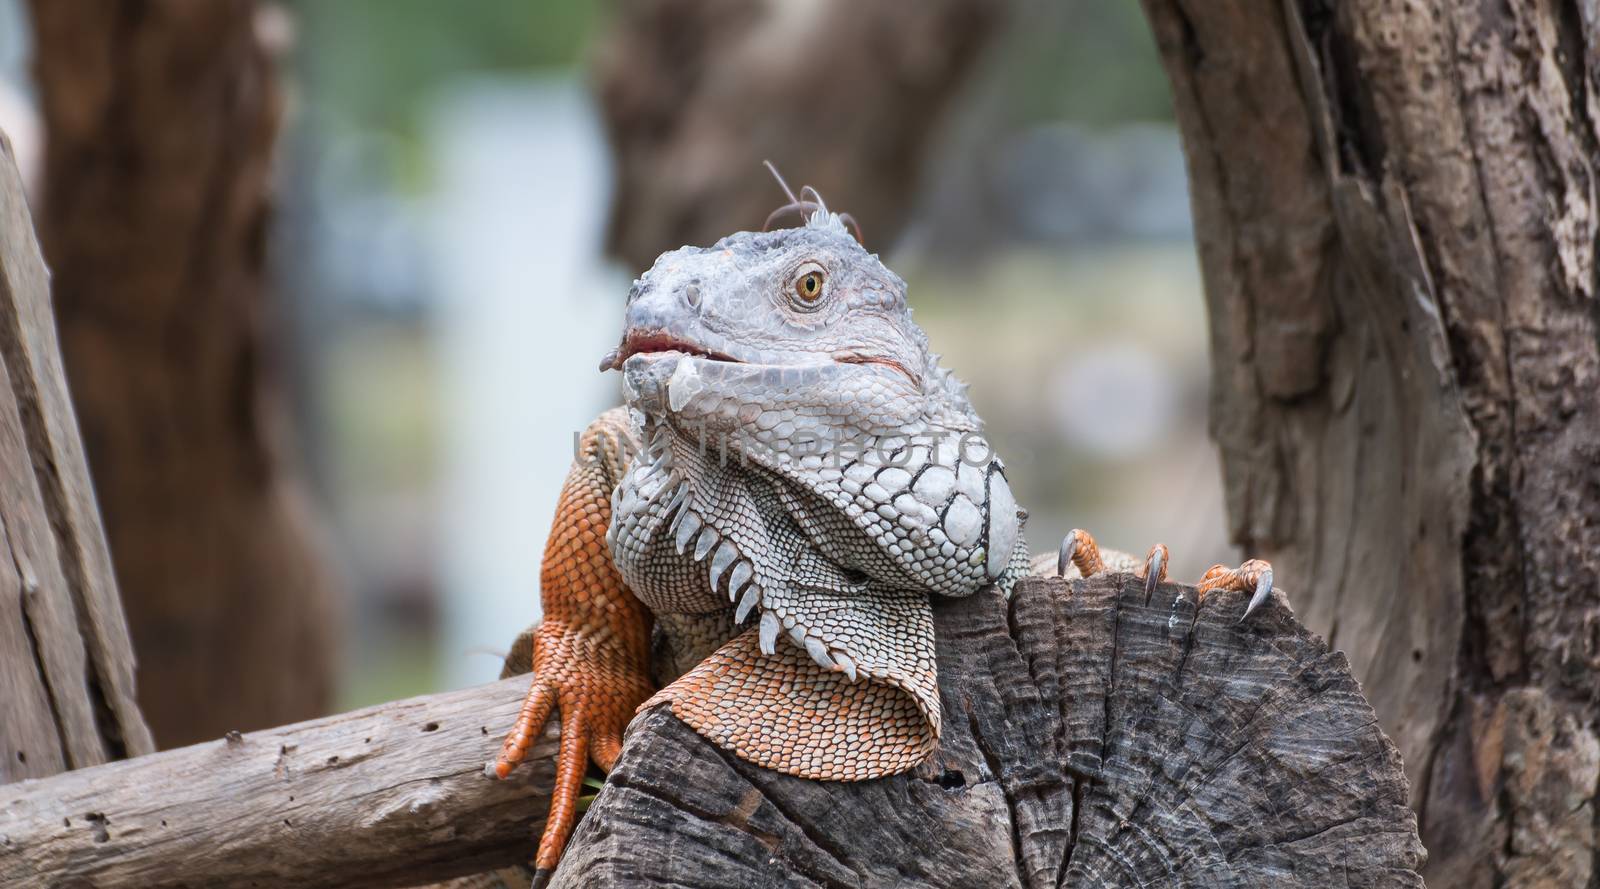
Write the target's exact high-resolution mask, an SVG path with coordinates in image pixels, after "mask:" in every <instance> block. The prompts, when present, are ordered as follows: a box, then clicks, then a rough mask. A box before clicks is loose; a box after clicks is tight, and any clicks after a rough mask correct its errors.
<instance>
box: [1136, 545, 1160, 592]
mask: <svg viewBox="0 0 1600 889" xmlns="http://www.w3.org/2000/svg"><path fill="white" fill-rule="evenodd" d="M1143 574H1144V603H1145V604H1146V605H1149V604H1150V597H1151V596H1153V595H1155V592H1156V585H1157V584H1159V583H1161V582H1162V581H1163V580H1166V579H1167V545H1166V544H1165V543H1158V544H1156V545H1155V546H1152V547H1150V553H1149V555H1146V556H1145V557H1144V571H1143ZM1135 576H1138V573H1137V572H1136V573H1135Z"/></svg>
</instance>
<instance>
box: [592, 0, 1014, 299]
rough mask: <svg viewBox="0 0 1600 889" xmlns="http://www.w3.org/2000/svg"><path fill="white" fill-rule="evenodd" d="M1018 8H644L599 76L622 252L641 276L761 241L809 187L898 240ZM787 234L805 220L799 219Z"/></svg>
mask: <svg viewBox="0 0 1600 889" xmlns="http://www.w3.org/2000/svg"><path fill="white" fill-rule="evenodd" d="M1008 6H1009V3H1008V2H1007V0H875V2H872V3H860V2H856V0H822V2H814V3H770V2H762V0H629V2H626V3H623V4H620V8H619V9H618V10H617V14H616V20H615V23H614V24H613V26H612V28H611V30H610V32H609V33H608V34H607V35H606V37H605V39H604V40H603V41H602V43H601V45H600V51H599V52H598V54H597V57H596V64H595V69H596V78H597V80H598V83H599V93H600V99H601V103H602V105H603V107H604V110H605V120H606V126H607V130H608V131H609V135H610V137H611V145H612V149H613V153H614V155H615V158H616V163H617V186H616V193H615V196H614V199H613V205H612V212H611V232H610V236H609V249H610V251H611V252H612V253H614V254H615V255H617V256H619V257H620V258H621V259H622V260H623V261H624V262H626V263H627V264H628V265H630V266H631V267H633V268H634V269H635V270H638V271H642V270H644V269H647V268H649V267H650V265H651V263H653V262H655V259H656V257H657V256H659V255H660V254H661V253H663V252H665V251H667V250H673V249H676V248H678V247H680V246H682V245H684V244H700V245H709V244H711V243H712V242H714V241H716V240H718V239H719V238H721V237H722V236H723V235H725V234H727V233H728V232H729V231H737V230H755V229H758V228H759V227H760V226H761V224H762V222H763V221H765V220H766V218H767V214H769V213H770V212H771V211H772V210H773V209H774V208H775V207H777V206H778V205H779V204H781V203H783V202H784V198H783V192H782V191H780V190H779V189H778V186H777V184H776V183H775V182H773V181H772V180H771V178H770V177H768V176H767V174H766V173H765V171H763V170H762V169H761V162H762V160H765V159H770V160H772V161H773V163H775V164H776V165H777V166H778V169H779V170H780V171H782V173H783V174H784V176H785V177H786V178H787V179H788V180H789V184H790V185H791V186H793V187H794V188H795V189H797V190H798V189H799V188H800V186H801V184H802V183H810V184H811V185H814V186H816V187H817V188H818V189H820V190H821V192H822V195H823V197H824V198H827V199H830V200H832V201H833V202H834V203H835V204H836V205H837V206H834V207H833V209H836V210H839V209H842V210H848V211H849V212H850V213H851V214H853V215H854V216H855V217H856V219H857V220H859V221H860V222H861V224H862V227H863V229H864V230H865V232H866V234H867V236H868V238H869V241H868V243H870V244H876V245H886V244H888V243H890V241H891V239H892V238H893V237H894V234H895V233H896V232H897V231H898V230H899V228H900V226H901V225H902V224H903V222H904V221H905V215H906V211H907V210H908V208H909V204H910V201H911V196H912V193H913V191H914V189H915V187H916V185H917V184H918V177H919V176H920V174H921V172H922V162H923V160H924V158H925V157H926V156H927V153H928V150H929V149H930V148H932V146H933V145H934V142H935V140H934V139H932V138H930V137H931V135H932V134H933V132H935V129H936V127H937V125H938V123H939V122H940V120H941V119H942V112H943V111H944V110H945V108H946V107H947V106H948V105H949V102H950V99H951V98H952V97H954V96H955V95H956V94H957V92H958V91H959V88H960V87H961V85H962V83H963V82H964V80H965V77H966V75H967V74H968V73H969V72H970V71H971V69H972V67H973V64H974V62H975V61H976V59H977V58H978V56H979V53H980V50H981V49H982V48H983V47H984V46H985V44H986V43H987V41H988V39H989V37H990V36H992V35H993V34H995V33H996V32H997V31H998V26H999V25H1000V24H1001V22H1002V20H1003V19H1004V17H1005V13H1006V11H1007V8H1008ZM782 224H783V225H793V224H795V221H794V220H793V219H790V220H788V221H786V222H784V223H782Z"/></svg>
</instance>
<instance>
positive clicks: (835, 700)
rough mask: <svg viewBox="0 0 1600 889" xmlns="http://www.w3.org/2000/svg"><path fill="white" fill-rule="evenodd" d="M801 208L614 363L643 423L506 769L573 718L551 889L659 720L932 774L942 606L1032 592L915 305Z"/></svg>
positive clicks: (814, 210) (586, 548) (1016, 543)
mask: <svg viewBox="0 0 1600 889" xmlns="http://www.w3.org/2000/svg"><path fill="white" fill-rule="evenodd" d="M774 175H776V171H774ZM779 182H780V184H781V183H782V179H781V178H780V179H779ZM784 190H785V192H786V193H787V195H788V197H789V200H790V203H789V204H788V205H786V206H785V207H783V208H780V210H779V211H778V212H777V213H775V214H774V217H776V216H778V215H779V214H781V213H784V212H794V211H798V212H799V213H800V214H801V216H802V217H803V222H804V224H803V225H801V226H799V227H797V228H787V229H778V230H775V231H763V232H740V233H738V234H734V235H731V236H729V237H726V238H724V239H722V240H721V241H719V242H717V243H716V244H714V245H712V246H711V247H709V248H695V247H684V248H682V249H679V250H674V251H672V252H669V253H666V254H663V255H662V256H661V257H660V258H659V259H658V260H657V261H656V263H655V265H654V266H653V267H652V268H651V269H650V271H649V272H647V273H646V274H645V275H644V276H643V277H641V278H639V279H638V280H637V281H635V282H634V284H633V288H632V290H631V291H630V292H629V294H628V300H627V306H626V310H625V319H624V325H623V328H624V329H623V335H622V341H621V344H620V345H619V347H618V348H617V350H616V351H615V352H613V353H611V354H610V355H607V356H606V357H605V359H604V360H603V361H602V362H601V365H600V366H601V370H612V369H616V370H620V371H621V372H622V377H623V391H624V400H625V406H624V407H621V408H616V409H613V410H610V411H607V412H606V413H604V414H602V415H601V416H600V417H599V419H597V420H595V421H594V423H593V424H591V425H590V426H589V427H588V429H587V430H585V431H584V433H583V435H582V436H581V438H580V440H579V445H578V454H577V457H576V460H575V462H574V463H573V466H572V469H571V471H570V473H569V474H568V476H567V479H566V483H565V486H564V487H563V489H562V492H561V496H560V501H559V503H558V505H557V508H556V518H555V525H554V527H553V529H552V531H551V533H550V539H549V542H548V543H547V544H546V547H545V551H544V562H543V566H542V571H541V575H540V583H541V596H542V600H543V604H544V622H543V623H542V624H541V625H540V626H539V627H538V628H537V629H536V630H535V635H534V653H533V665H534V669H533V673H534V678H533V684H532V686H531V687H530V688H529V691H528V696H527V699H526V701H525V702H524V704H523V707H522V710H521V714H520V716H519V718H518V719H517V721H516V724H515V726H514V727H513V728H512V730H511V732H510V733H509V735H508V736H507V737H506V739H505V743H504V746H503V748H502V751H501V754H500V758H499V761H498V762H497V764H496V771H497V772H498V774H499V775H500V776H501V777H504V776H505V775H506V774H508V773H509V772H510V770H511V769H512V768H513V767H514V766H515V765H516V764H517V763H518V762H519V761H521V760H522V758H523V757H524V756H525V755H526V753H527V749H528V746H529V744H530V743H531V742H532V740H533V739H534V737H535V736H536V735H537V734H538V733H539V732H540V731H541V729H542V728H543V726H544V723H545V720H546V718H547V717H548V716H549V715H550V713H551V711H552V709H553V708H559V711H560V719H561V741H560V749H559V753H558V755H557V768H556V781H555V790H554V793H553V796H552V799H551V803H550V811H549V816H548V819H547V821H546V824H545V830H544V835H543V837H542V838H541V840H540V842H539V848H538V853H537V856H536V858H535V860H534V865H535V868H536V877H535V880H534V885H535V886H539V885H542V884H543V883H545V882H546V881H548V879H549V878H550V875H551V873H552V871H553V869H554V867H555V865H556V863H557V861H558V859H559V858H560V856H561V852H562V850H563V848H564V846H565V844H566V841H567V838H568V836H569V835H570V833H571V831H572V827H573V824H574V822H575V821H576V817H577V811H576V804H577V800H578V796H579V792H580V789H581V787H582V782H583V776H584V772H585V770H586V769H587V766H588V762H589V760H590V759H593V760H594V762H595V763H596V764H597V765H598V766H599V767H600V768H601V769H603V770H605V771H608V772H609V771H610V769H611V767H612V765H613V764H614V763H615V762H616V759H617V756H618V755H619V753H620V752H621V749H622V733H623V729H624V728H625V727H626V726H627V724H628V722H629V720H630V719H631V718H632V717H633V715H634V713H635V712H638V711H642V710H644V709H648V708H651V707H656V706H667V707H671V708H672V712H673V714H674V715H676V716H677V717H678V718H679V719H681V720H683V721H684V722H685V723H687V724H688V725H689V726H691V727H693V728H694V729H695V730H696V731H697V732H699V733H700V734H701V735H703V736H704V737H705V738H707V739H708V740H710V741H711V742H712V743H714V744H716V745H718V746H719V747H722V748H723V749H725V750H728V751H729V752H731V753H733V754H735V755H737V756H739V757H741V758H744V759H746V760H749V761H751V762H754V763H756V764H758V765H761V766H765V767H768V768H772V769H777V770H780V771H783V772H787V773H789V774H792V775H798V776H802V777H806V778H814V779H819V780H837V781H858V780H864V779H869V778H878V777H883V776H886V775H891V774H895V773H898V772H902V771H905V770H907V769H909V768H911V767H912V766H914V765H916V764H917V763H918V762H920V761H922V760H923V759H924V758H925V757H926V756H927V755H928V754H929V753H930V752H931V751H932V750H933V748H934V745H935V743H936V742H937V741H938V739H939V733H940V708H939V696H938V688H937V684H936V676H935V669H934V637H933V613H932V607H931V597H933V596H966V595H971V594H972V593H974V592H976V591H977V590H979V589H980V588H983V587H984V586H986V585H989V584H995V585H997V586H999V587H1000V588H1002V589H1003V590H1009V589H1010V586H1011V584H1012V583H1013V582H1014V581H1015V580H1016V579H1017V578H1018V577H1020V576H1022V575H1024V574H1026V573H1028V572H1029V570H1030V568H1031V567H1034V566H1032V565H1030V559H1029V556H1028V549H1027V546H1026V543H1025V542H1024V539H1023V524H1024V521H1025V519H1026V514H1025V513H1024V512H1023V511H1022V510H1021V509H1019V508H1018V505H1017V501H1016V499H1015V497H1014V496H1013V495H1012V491H1011V486H1010V482H1009V480H1008V478H1007V476H1006V470H1005V465H1004V463H1003V462H1002V461H1001V460H1000V459H999V457H998V456H996V455H995V454H994V452H993V450H992V449H991V448H990V446H989V443H988V442H987V441H986V440H985V439H984V437H983V425H982V422H981V421H980V420H979V418H978V415H977V413H976V412H974V410H973V409H972V405H971V404H970V402H969V401H968V398H967V394H966V387H965V386H964V385H962V384H961V383H960V382H959V381H958V380H957V379H956V378H955V377H954V376H953V375H952V374H951V373H950V372H949V371H947V370H945V369H944V368H943V367H941V366H940V365H939V356H938V355H936V354H934V353H933V352H931V351H930V350H929V345H928V339H927V336H926V335H925V334H924V333H923V331H922V330H921V328H919V327H918V326H917V325H916V324H915V323H914V322H913V321H912V317H911V309H910V308H909V306H908V305H907V304H906V285H905V282H904V281H902V280H901V279H900V278H899V277H897V276H896V275H895V274H894V273H893V272H891V271H890V270H889V269H888V268H886V267H885V266H884V265H883V263H882V262H880V261H879V259H878V257H877V256H876V255H874V254H870V253H868V252H867V251H866V250H865V249H864V248H863V247H862V245H861V244H860V242H859V240H858V239H857V238H855V237H852V235H851V233H850V230H849V228H847V223H848V222H849V221H850V220H849V219H848V217H847V216H846V215H844V214H837V213H834V212H831V211H830V210H829V209H828V208H827V206H826V205H825V204H824V203H823V201H822V198H821V196H820V195H818V194H817V193H816V191H815V190H814V189H811V188H809V187H807V188H804V189H802V190H801V193H800V197H796V196H795V195H794V193H793V192H790V191H789V190H788V187H787V186H784ZM768 222H769V225H770V223H771V222H772V220H770V219H769V220H768ZM1054 555H1055V558H1054V559H1050V560H1040V561H1039V562H1038V564H1037V567H1038V568H1039V569H1040V570H1041V571H1043V570H1049V568H1051V567H1053V568H1054V570H1056V571H1058V572H1060V573H1062V574H1064V575H1068V576H1071V575H1073V574H1082V575H1091V574H1096V573H1099V572H1101V571H1106V570H1134V571H1135V572H1136V573H1140V574H1142V575H1143V576H1144V577H1145V578H1146V583H1147V584H1148V587H1149V588H1150V589H1152V590H1153V589H1154V586H1155V584H1156V583H1157V582H1159V581H1161V580H1162V579H1164V578H1165V575H1166V562H1167V550H1166V547H1164V546H1162V545H1160V544H1157V545H1156V546H1155V547H1153V548H1152V549H1151V550H1150V553H1149V555H1148V556H1147V558H1146V559H1145V560H1144V562H1142V563H1141V562H1139V561H1138V560H1136V559H1133V558H1131V557H1129V556H1127V555H1124V554H1121V553H1113V552H1111V551H1106V552H1105V553H1104V554H1102V552H1101V551H1100V549H1099V547H1098V546H1097V545H1096V543H1095V541H1094V539H1093V537H1091V536H1090V535H1089V534H1088V533H1086V532H1084V531H1082V530H1075V531H1073V532H1072V533H1070V534H1069V535H1067V537H1066V538H1065V539H1064V540H1063V542H1062V545H1061V547H1060V549H1059V552H1058V553H1056V554H1054ZM1047 561H1048V562H1054V565H1053V566H1051V565H1048V564H1047ZM1198 588H1199V589H1200V590H1201V591H1202V593H1204V592H1205V591H1209V590H1214V589H1219V588H1228V589H1239V590H1248V591H1251V592H1253V593H1254V597H1253V599H1252V602H1251V603H1250V609H1251V610H1253V609H1254V608H1255V607H1256V606H1257V605H1259V604H1260V603H1261V602H1262V601H1263V600H1265V598H1266V597H1267V595H1268V593H1269V592H1270V591H1271V588H1272V574H1271V568H1270V566H1268V565H1267V564H1266V563H1265V562H1260V561H1250V562H1246V563H1245V564H1244V565H1242V566H1240V567H1239V568H1236V569H1230V568H1226V567H1224V566H1221V565H1218V566H1216V567H1214V568H1212V569H1211V570H1210V571H1208V572H1207V573H1206V576H1205V578H1204V579H1203V580H1202V582H1201V584H1200V586H1199V587H1198ZM1246 613H1247V614H1248V611H1247V612H1246ZM658 683H659V685H658ZM658 687H659V689H660V690H659V691H657V688H658Z"/></svg>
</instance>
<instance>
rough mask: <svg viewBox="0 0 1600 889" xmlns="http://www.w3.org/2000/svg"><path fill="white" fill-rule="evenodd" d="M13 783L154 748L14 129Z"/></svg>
mask: <svg viewBox="0 0 1600 889" xmlns="http://www.w3.org/2000/svg"><path fill="white" fill-rule="evenodd" d="M0 543H3V546H4V550H5V552H4V554H3V555H0V712H3V713H4V717H3V718H0V783H3V782H8V781H13V780H17V779H19V778H27V777H38V776H43V775H50V774H54V773H56V772H59V771H62V770H63V769H67V768H77V767H81V766H87V765H94V764H97V763H102V762H106V761H108V760H111V759H116V758H120V757H122V756H127V755H138V754H141V753H147V752H149V751H151V750H153V749H154V745H153V744H152V742H151V738H150V733H149V730H148V729H147V728H146V727H145V724H144V722H143V720H142V719H141V718H140V715H139V710H138V707H137V706H136V704H135V703H134V680H133V651H132V646H131V645H130V643H129V640H128V631H127V627H126V625H125V623H124V621H123V616H122V609H121V605H120V604H119V602H118V600H117V588H116V583H115V581H114V580H113V579H112V576H111V566H110V562H109V560H108V558H107V556H106V544H105V539H104V536H103V534H102V531H101V528H100V524H99V518H98V514H97V512H96V509H95V503H94V494H93V492H92V490H91V488H90V485H89V475H88V468H87V466H86V465H85V463H84V457H83V451H82V446H81V444H80V442H79V440H78V432H77V421H76V419H75V418H74V416H73V410H72V404H71V402H70V401H69V400H68V398H67V392H66V384H65V380H64V377H63V375H62V370H61V364H60V359H59V357H58V353H57V349H56V335H55V325H54V322H53V320H52V318H51V313H50V290H49V277H48V274H47V272H46V270H45V266H44V261H43V259H42V258H41V256H40V253H39V245H38V242H37V241H36V240H35V238H34V230H33V223H32V220H31V218H30V215H29V212H28V206H27V202H26V200H25V198H24V196H23V192H22V182H21V179H20V177H19V176H18V174H17V170H16V166H15V164H14V163H13V161H12V157H11V150H10V146H9V144H8V143H6V142H5V141H4V138H3V136H0Z"/></svg>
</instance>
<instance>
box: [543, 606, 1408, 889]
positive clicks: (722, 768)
mask: <svg viewBox="0 0 1600 889" xmlns="http://www.w3.org/2000/svg"><path fill="white" fill-rule="evenodd" d="M1175 598H1176V599H1177V601H1176V602H1174V600H1175ZM1245 598H1246V597H1244V596H1241V595H1238V594H1217V595H1214V596H1213V597H1211V598H1208V599H1207V601H1206V604H1205V605H1204V607H1201V608H1198V609H1197V608H1196V607H1195V605H1194V589H1193V587H1180V586H1177V585H1175V584H1163V585H1162V586H1161V587H1160V588H1159V589H1158V590H1157V591H1156V592H1155V595H1154V598H1153V599H1152V600H1151V601H1149V602H1148V603H1147V602H1146V600H1145V592H1144V584H1143V581H1140V580H1136V579H1135V578H1133V577H1132V576H1131V575H1126V574H1124V575H1114V576H1102V577H1099V578H1095V579H1093V580H1089V581H1078V582H1075V583H1072V584H1070V585H1069V584H1068V583H1067V582H1065V581H1061V580H1059V579H1054V578H1052V579H1048V580H1046V579H1028V580H1024V581H1022V582H1021V583H1020V584H1018V586H1017V588H1016V590H1015V592H1014V594H1013V596H1012V598H1011V600H1010V601H1009V602H1008V601H1007V600H1006V599H1004V598H1003V597H1001V596H1000V595H999V594H998V593H996V592H994V591H993V590H990V591H986V592H983V593H979V594H978V595H975V596H971V597H969V598H966V599H956V600H942V601H939V602H938V603H937V604H936V607H935V610H934V613H935V622H936V627H937V630H936V632H937V635H938V639H939V652H938V657H939V662H938V667H939V684H940V694H941V698H942V706H943V707H944V734H943V736H942V738H941V739H940V742H939V749H938V750H937V751H936V752H935V754H934V755H933V758H932V759H930V760H929V761H928V762H926V763H924V764H923V765H922V766H919V767H918V768H917V769H916V770H914V771H913V772H910V773H907V774H904V775H898V776H895V777H892V778H887V779H883V780H878V781H864V782H860V783H854V784H845V783H834V782H821V781H807V780H804V779H800V778H794V777H790V776H787V775H782V774H779V773H777V772H773V771H769V770H766V769H761V768H758V767H755V766H752V765H750V764H749V763H746V762H744V761H742V760H738V759H735V758H733V757H731V756H729V755H728V754H726V753H724V752H723V751H721V750H719V749H718V748H717V747H715V746H713V745H712V744H711V743H710V742H708V741H706V740H705V739H704V738H702V737H700V736H699V735H697V734H695V733H694V732H693V731H691V730H690V729H689V728H688V727H687V726H685V725H684V724H683V723H681V722H679V721H678V720H677V719H676V718H675V717H673V716H672V715H671V713H670V711H668V710H667V709H666V708H658V709H655V710H652V711H650V712H648V713H646V714H644V715H643V716H641V717H640V718H639V719H637V720H636V721H635V722H634V724H633V725H632V726H631V727H630V728H629V731H628V737H627V743H626V745H625V746H624V748H623V753H622V758H621V759H620V760H619V761H618V763H617V767H616V768H615V769H614V770H613V771H612V773H611V775H610V777H609V778H608V779H607V781H606V786H605V789H603V790H602V791H601V792H600V795H599V797H598V798H596V800H595V802H594V804H593V805H592V806H591V807H590V809H589V812H588V814H587V815H585V816H584V819H583V821H582V822H580V823H579V825H578V829H577V832H576V833H575V834H574V836H573V839H572V842H571V845H570V846H569V847H568V849H567V852H566V856H565V858H564V859H563V861H562V864H561V866H560V867H559V868H558V869H557V870H556V876H555V881H554V883H553V886H559V887H654V886H691V885H692V886H700V885H708V881H710V883H711V884H715V885H726V886H790V887H811V886H826V887H839V886H887V885H894V886H897V887H903V889H912V887H929V889H932V887H946V889H956V887H960V889H967V887H973V886H984V887H1057V886H1061V887H1067V886H1071V887H1079V889H1089V887H1094V889H1100V887H1124V886H1126V887H1133V886H1163V887H1179V889H1181V887H1199V886H1208V887H1214V886H1228V887H1294V886H1304V887H1327V886H1335V885H1338V886H1364V887H1401V886H1406V887H1420V886H1421V885H1422V882H1421V880H1420V878H1419V877H1418V876H1417V874H1416V872H1415V869H1416V868H1417V866H1418V865H1419V863H1420V860H1421V857H1422V848H1421V844H1420V843H1419V842H1418V840H1417V835H1416V818H1415V816H1414V815H1413V813H1412V812H1411V811H1410V809H1408V808H1407V806H1406V798H1407V788H1406V781H1405V777H1404V775H1403V773H1402V770H1401V767H1400V760H1399V755H1398V753H1397V751H1396V750H1395V747H1394V745H1393V744H1391V743H1390V742H1389V740H1388V739H1387V738H1385V737H1384V736H1383V733H1382V732H1381V731H1380V730H1379V728H1378V726H1377V722H1376V719H1375V717H1374V715H1373V713H1372V709H1371V708H1370V707H1369V706H1367V704H1366V702H1365V701H1364V700H1363V699H1362V697H1361V693H1360V690H1359V688H1358V687H1357V686H1356V683H1355V681H1354V680H1353V679H1351V678H1350V675H1349V673H1348V666H1347V664H1346V662H1345V660H1344V657H1343V656H1342V655H1339V654H1337V653H1332V654H1330V653H1329V652H1328V650H1327V648H1326V647H1325V646H1324V645H1323V644H1322V641H1321V640H1320V639H1318V638H1316V637H1314V636H1312V635H1311V634H1310V633H1308V632H1306V631H1305V630H1304V629H1303V628H1301V627H1300V626H1299V625H1298V624H1297V623H1295V621H1294V618H1293V617H1292V616H1291V615H1290V613H1289V612H1288V610H1287V609H1286V608H1284V607H1283V606H1282V604H1281V603H1274V604H1271V605H1268V606H1267V607H1265V608H1264V609H1263V610H1262V611H1261V612H1259V613H1258V614H1257V615H1253V616H1252V617H1251V619H1250V620H1249V621H1247V622H1244V623H1240V621H1239V618H1240V615H1241V614H1242V612H1243V609H1244V604H1245Z"/></svg>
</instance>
